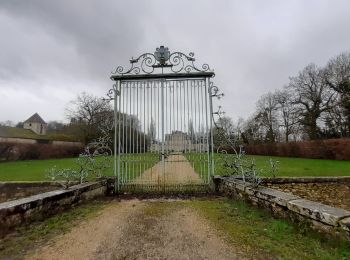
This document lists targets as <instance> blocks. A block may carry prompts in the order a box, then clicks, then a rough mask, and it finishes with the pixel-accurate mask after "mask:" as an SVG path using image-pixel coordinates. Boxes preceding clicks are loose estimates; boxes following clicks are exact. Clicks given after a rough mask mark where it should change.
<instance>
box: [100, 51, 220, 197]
mask: <svg viewBox="0 0 350 260" xmlns="http://www.w3.org/2000/svg"><path fill="white" fill-rule="evenodd" d="M194 61H195V59H194V54H193V53H190V54H189V55H186V54H184V53H182V52H173V53H170V51H169V50H168V48H165V47H164V46H160V47H159V48H157V49H156V51H155V52H154V54H153V53H144V54H142V55H140V56H139V57H138V58H136V59H133V58H132V59H131V60H130V63H131V67H130V68H129V69H124V68H123V67H122V66H119V67H117V69H116V70H115V72H113V73H112V76H111V77H110V78H111V80H113V81H115V84H114V85H113V88H112V89H110V90H109V92H108V94H107V95H108V96H109V97H110V99H113V100H114V177H115V189H116V191H117V192H119V191H120V190H121V188H122V186H123V185H125V183H124V182H123V181H122V180H123V178H124V176H122V171H123V167H124V166H122V165H121V163H122V162H121V155H122V154H125V151H124V149H125V147H127V145H126V144H125V140H123V138H124V132H123V136H121V131H124V130H123V129H121V123H120V122H121V120H125V119H124V117H125V116H123V118H121V117H122V112H121V111H122V107H121V106H124V103H125V101H123V100H122V94H123V86H125V84H126V87H128V85H127V84H132V82H141V86H142V82H155V81H157V82H160V83H161V87H160V88H161V93H160V94H161V97H160V99H161V108H162V109H161V118H162V119H161V122H162V125H161V127H160V128H161V161H162V164H163V167H164V165H165V127H164V121H165V120H164V89H165V87H166V84H167V82H173V81H189V80H200V81H202V82H204V85H205V90H206V91H205V92H206V93H205V95H207V96H205V101H207V100H208V101H209V102H208V103H209V104H208V105H209V111H206V117H207V119H208V121H209V125H207V126H206V131H207V134H208V135H207V136H208V140H207V144H208V149H207V151H206V153H207V156H208V169H207V170H208V172H207V181H206V184H207V185H208V186H209V184H210V181H211V177H212V176H214V169H215V168H214V158H213V155H214V147H213V146H214V145H213V131H212V129H213V101H212V98H213V97H215V96H216V93H217V87H216V86H214V85H213V83H212V81H211V78H212V77H214V76H215V74H214V72H213V71H212V70H210V68H209V65H208V64H203V65H202V66H201V68H198V67H196V65H195V64H194ZM164 84H165V86H164ZM129 87H130V93H131V91H132V89H131V85H130V86H129ZM198 91H199V90H198ZM180 93H181V92H180ZM191 93H192V92H191ZM198 93H199V92H198ZM130 98H131V94H130ZM144 102H145V101H144ZM202 102H203V101H202ZM130 103H131V102H130ZM130 106H131V105H130ZM143 113H145V111H144V112H143ZM151 117H152V115H151ZM208 121H207V122H208ZM158 123H159V122H158ZM123 128H125V123H124V122H123ZM130 129H131V127H130ZM130 131H131V130H130ZM144 135H145V133H144ZM129 142H130V141H129ZM144 142H145V141H144ZM126 149H127V148H126ZM129 149H130V148H129Z"/></svg>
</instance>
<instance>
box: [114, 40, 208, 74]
mask: <svg viewBox="0 0 350 260" xmlns="http://www.w3.org/2000/svg"><path fill="white" fill-rule="evenodd" d="M194 62H195V58H194V53H193V52H191V53H189V54H188V55H186V54H184V53H182V52H173V53H171V52H170V51H169V49H168V48H167V47H164V46H160V47H159V48H156V51H155V52H154V53H149V52H148V53H144V54H142V55H140V56H139V57H138V58H131V60H130V64H131V66H130V68H129V69H125V68H124V67H122V66H118V67H117V68H116V70H115V71H114V72H112V74H119V75H128V74H130V75H137V74H141V73H142V74H152V73H153V72H155V70H156V69H157V68H160V69H161V70H162V73H163V69H164V68H169V69H170V70H171V72H173V73H190V72H209V71H211V70H210V67H209V65H208V64H203V65H202V66H201V67H200V68H199V67H197V66H196V65H195V63H194Z"/></svg>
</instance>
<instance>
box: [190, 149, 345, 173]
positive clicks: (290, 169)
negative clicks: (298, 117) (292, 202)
mask: <svg viewBox="0 0 350 260" xmlns="http://www.w3.org/2000/svg"><path fill="white" fill-rule="evenodd" d="M222 156H233V155H222V154H215V155H214V159H215V174H216V175H227V174H228V172H227V170H225V168H223V166H222V164H221V162H222V161H221V160H220V157H222ZM189 158H191V159H190V161H192V162H193V165H194V168H195V170H196V171H199V170H200V169H199V167H198V165H199V156H198V155H196V154H191V155H190V157H189ZM248 158H250V159H252V160H255V163H256V165H257V167H258V168H259V169H264V171H263V173H264V172H265V174H263V175H264V176H266V177H271V176H269V175H268V174H267V169H269V159H270V158H272V159H274V160H276V161H278V162H279V163H278V169H279V170H278V172H277V177H278V176H280V177H304V176H350V161H337V160H323V159H303V158H290V157H274V156H258V155H248ZM205 174H206V173H205Z"/></svg>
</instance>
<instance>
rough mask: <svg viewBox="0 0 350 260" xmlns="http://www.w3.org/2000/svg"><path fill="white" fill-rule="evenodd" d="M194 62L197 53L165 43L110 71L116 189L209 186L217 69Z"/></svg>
mask: <svg viewBox="0 0 350 260" xmlns="http://www.w3.org/2000/svg"><path fill="white" fill-rule="evenodd" d="M194 61H195V59H194V58H193V54H189V55H185V54H183V53H181V52H173V53H170V51H169V50H168V48H165V47H163V46H161V47H160V48H157V49H156V51H155V52H154V54H152V53H145V54H142V55H141V56H139V57H138V58H136V59H131V61H130V63H131V67H130V69H128V70H124V68H122V67H118V68H117V69H116V71H115V73H114V75H112V77H111V79H112V80H114V81H115V82H116V83H115V85H114V88H113V89H111V90H110V92H109V96H110V97H111V98H112V99H114V112H115V136H114V137H115V138H114V141H115V143H114V151H115V163H114V174H115V177H116V189H117V190H118V191H135V190H142V191H147V190H156V191H168V190H171V191H184V190H192V191H195V190H203V189H204V190H205V189H208V187H209V183H210V181H211V177H212V176H213V175H214V163H213V134H212V131H211V130H212V115H213V112H212V97H213V96H215V94H216V93H214V94H213V93H212V92H213V89H215V87H213V85H212V83H211V80H210V79H211V78H212V77H213V76H214V72H212V71H211V70H210V69H209V66H208V65H206V64H204V65H203V66H202V67H201V68H198V67H196V65H195V64H194ZM214 92H215V91H214Z"/></svg>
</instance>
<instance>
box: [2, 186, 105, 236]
mask: <svg viewBox="0 0 350 260" xmlns="http://www.w3.org/2000/svg"><path fill="white" fill-rule="evenodd" d="M106 192H107V185H106V183H105V182H93V183H83V184H78V185H75V186H72V187H70V188H68V189H58V190H54V191H49V192H45V193H40V194H37V195H33V196H29V197H25V198H21V199H17V200H12V201H7V202H3V203H0V237H2V236H4V235H6V233H8V232H10V231H11V230H12V229H13V228H14V227H16V226H19V225H22V224H25V223H29V222H31V221H33V220H35V219H42V218H45V217H47V216H50V215H53V214H55V213H57V212H59V211H62V210H64V209H67V208H70V207H72V205H75V204H78V203H80V202H81V201H84V200H87V199H90V198H93V197H96V196H101V195H104V194H105V193H106Z"/></svg>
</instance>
